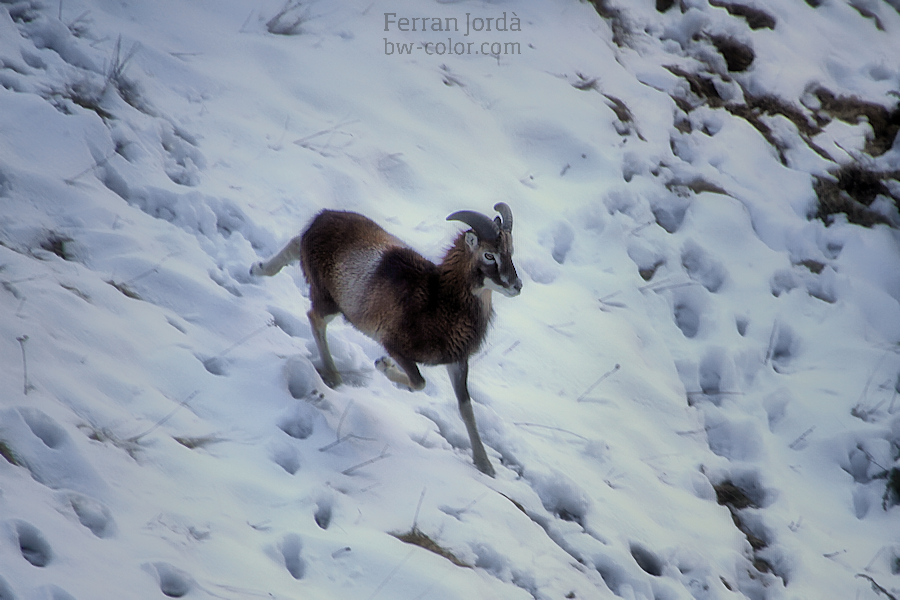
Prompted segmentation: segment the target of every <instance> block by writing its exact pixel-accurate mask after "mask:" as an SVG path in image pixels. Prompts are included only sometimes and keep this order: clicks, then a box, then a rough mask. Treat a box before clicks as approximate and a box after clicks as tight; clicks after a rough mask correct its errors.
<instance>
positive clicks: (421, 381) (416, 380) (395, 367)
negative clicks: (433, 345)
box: [375, 355, 425, 392]
mask: <svg viewBox="0 0 900 600" xmlns="http://www.w3.org/2000/svg"><path fill="white" fill-rule="evenodd" d="M391 356H392V357H393V358H391V357H388V356H382V357H381V358H379V359H378V360H376V361H375V368H376V369H378V370H379V371H381V372H382V373H384V376H385V377H387V378H388V379H390V380H391V381H393V382H394V383H396V384H399V385H402V386H405V387H408V388H409V390H410V391H412V392H418V391H419V390H421V389H422V388H424V387H425V378H424V377H422V374H421V373H420V372H419V367H418V366H416V363H415V361H412V360H409V359H405V358H403V357H400V356H396V355H391ZM395 361H396V362H395Z"/></svg>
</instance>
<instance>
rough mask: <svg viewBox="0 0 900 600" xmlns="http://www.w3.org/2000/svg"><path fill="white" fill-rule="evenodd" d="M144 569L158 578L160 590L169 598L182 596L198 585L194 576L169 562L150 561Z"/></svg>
mask: <svg viewBox="0 0 900 600" xmlns="http://www.w3.org/2000/svg"><path fill="white" fill-rule="evenodd" d="M144 570H146V571H147V572H148V573H150V575H152V576H153V578H154V579H156V582H157V584H158V585H159V590H160V591H161V592H162V593H163V594H165V595H166V596H168V597H169V598H182V597H184V596H186V595H187V594H188V593H189V592H190V591H191V590H192V589H193V588H194V587H196V582H195V581H194V579H193V577H191V576H190V575H188V574H187V573H186V572H185V571H182V570H181V569H179V568H178V567H175V566H173V565H170V564H169V563H167V562H155V563H148V564H146V565H144Z"/></svg>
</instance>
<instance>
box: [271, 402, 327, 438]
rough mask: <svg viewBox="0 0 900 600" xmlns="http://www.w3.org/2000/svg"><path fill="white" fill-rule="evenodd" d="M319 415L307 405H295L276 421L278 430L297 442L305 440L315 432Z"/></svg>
mask: <svg viewBox="0 0 900 600" xmlns="http://www.w3.org/2000/svg"><path fill="white" fill-rule="evenodd" d="M318 416H319V413H318V412H317V411H316V410H315V409H314V408H313V407H311V406H309V405H308V404H297V405H295V406H293V407H291V409H290V410H289V411H288V412H287V413H286V414H285V415H284V416H283V417H282V418H281V419H280V420H279V421H278V428H279V429H280V430H282V431H283V432H285V433H286V434H288V435H289V436H291V437H292V438H294V439H297V440H305V439H306V438H308V437H309V436H311V435H312V434H313V431H314V430H315V420H316V418H317V417H318Z"/></svg>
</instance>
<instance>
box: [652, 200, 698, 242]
mask: <svg viewBox="0 0 900 600" xmlns="http://www.w3.org/2000/svg"><path fill="white" fill-rule="evenodd" d="M689 206H690V202H689V201H688V200H686V199H684V198H679V197H678V196H667V197H666V198H665V199H663V200H660V201H657V202H653V203H651V207H650V210H651V211H652V212H653V218H654V219H656V223H657V225H659V226H660V227H662V228H663V229H665V230H666V231H667V232H668V233H675V232H676V231H678V230H679V229H681V224H682V223H683V222H684V216H685V214H687V209H688V207H689Z"/></svg>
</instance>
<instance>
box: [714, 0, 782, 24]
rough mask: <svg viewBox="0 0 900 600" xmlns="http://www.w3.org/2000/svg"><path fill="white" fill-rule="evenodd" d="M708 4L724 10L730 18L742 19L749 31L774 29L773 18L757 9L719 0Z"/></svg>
mask: <svg viewBox="0 0 900 600" xmlns="http://www.w3.org/2000/svg"><path fill="white" fill-rule="evenodd" d="M709 3H710V5H711V6H715V7H716V8H724V9H725V10H727V11H728V14H730V15H731V16H732V17H740V18H741V19H744V20H745V21H746V22H747V25H748V26H749V27H750V29H754V30H756V29H775V17H773V16H772V15H770V14H769V13H767V12H766V11H764V10H761V9H759V8H754V7H752V6H747V5H746V4H734V3H731V2H722V1H721V0H710V2H709Z"/></svg>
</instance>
